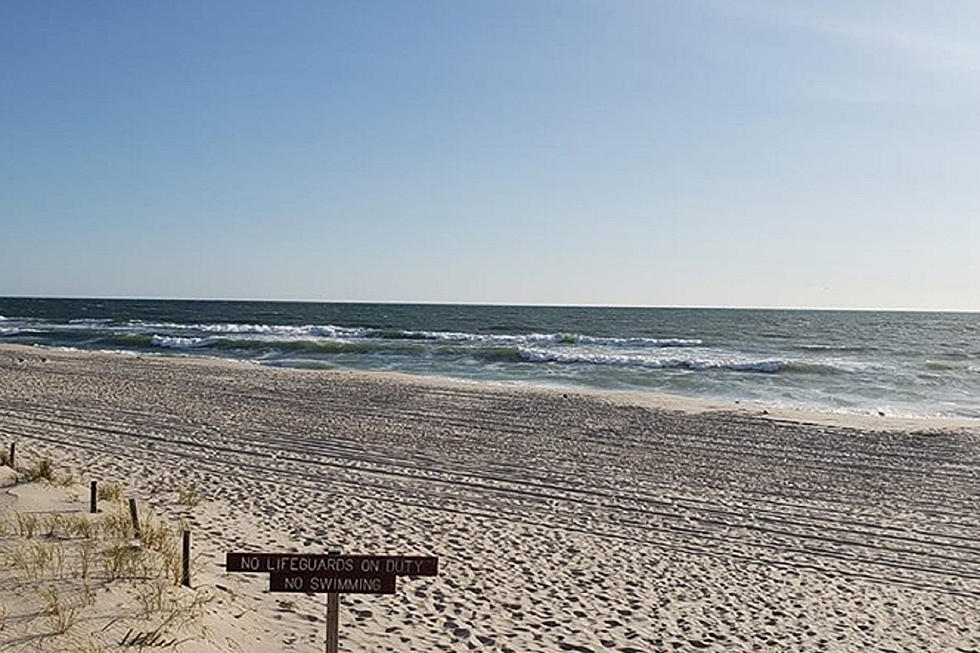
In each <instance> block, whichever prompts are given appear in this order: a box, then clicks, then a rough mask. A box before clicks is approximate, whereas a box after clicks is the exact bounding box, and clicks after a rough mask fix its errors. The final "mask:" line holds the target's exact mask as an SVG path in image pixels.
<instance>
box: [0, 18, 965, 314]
mask: <svg viewBox="0 0 980 653" xmlns="http://www.w3.org/2000/svg"><path fill="white" fill-rule="evenodd" d="M0 295H30V296H42V295H43V296H90V297H91V296H97V297H182V298H250V299H295V300H323V301H409V302H412V301H421V302H481V303H483V302H485V303H531V304H603V305H605V304H625V305H649V306H743V307H750V306H759V307H762V306H765V307H827V308H830V307H834V308H859V307H863V308H913V309H951V310H980V3H977V2H975V0H964V1H961V2H957V1H947V2H944V1H938V2H930V3H926V2H921V1H919V0H916V1H914V2H912V1H904V0H865V1H863V2H859V3H855V2H852V1H849V0H848V1H844V0H840V1H838V0H829V1H826V2H820V3H815V2H812V1H809V0H807V1H799V2H793V1H789V0H773V1H767V0H739V1H734V2H733V1H731V0H719V1H717V2H716V1H712V0H676V1H660V0H642V1H640V0H638V1H625V0H624V1H618V0H594V1H588V2H578V1H574V0H562V1H557V0H537V1H532V2H528V1H527V0H513V1H511V0H495V1H494V2H459V1H458V0H446V1H444V2H435V1H424V0H419V1H417V2H404V1H399V2H384V1H372V2H361V1H360V0H356V1H344V2H337V1H334V2H325V1H317V2H291V1H286V2H262V3H258V2H254V3H253V2H248V1H247V0H236V1H235V2H230V1H229V2H207V1H203V0H202V1H197V0H195V1H194V2H172V3H161V2H150V1H143V2H136V1H134V2H100V1H98V0H96V1H93V2H85V3H80V2H75V1H65V2H57V1H54V0H51V1H46V2H5V3H0Z"/></svg>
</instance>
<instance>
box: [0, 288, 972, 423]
mask: <svg viewBox="0 0 980 653" xmlns="http://www.w3.org/2000/svg"><path fill="white" fill-rule="evenodd" d="M0 343H20V344H26V345H35V346H39V347H60V348H73V349H83V350H98V351H122V352H129V353H133V352H138V353H141V354H154V355H161V356H209V357H217V358H226V359H234V360H240V361H249V362H253V363H257V364H259V365H269V366H281V367H297V368H322V369H333V368H343V369H357V370H388V371H399V372H407V373H411V374H421V375H431V376H440V377H448V378H457V379H467V380H475V381H489V382H496V383H507V384H524V385H546V386H559V387H573V388H574V387H587V388H599V389H606V390H628V391H650V392H658V393H669V394H675V395H682V396H687V397H696V398H711V399H722V400H732V401H735V400H745V401H760V402H763V403H766V404H770V405H778V406H784V407H791V408H802V409H809V410H821V411H831V412H843V413H861V414H875V413H877V412H878V411H881V412H884V413H886V414H887V415H890V416H908V417H912V416H914V417H973V418H976V417H980V314H976V313H915V312H891V311H888V312H886V311H809V310H741V309H687V308H618V307H617V308H603V307H553V306H474V305H418V304H367V303H364V304H353V303H302V302H253V301H176V300H174V301H171V300H108V299H31V298H0Z"/></svg>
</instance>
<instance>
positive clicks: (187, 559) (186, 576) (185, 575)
mask: <svg viewBox="0 0 980 653" xmlns="http://www.w3.org/2000/svg"><path fill="white" fill-rule="evenodd" d="M180 580H181V584H183V586H184V587H190V586H191V532H190V531H184V560H183V568H182V572H181V578H180Z"/></svg>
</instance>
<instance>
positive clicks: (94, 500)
mask: <svg viewBox="0 0 980 653" xmlns="http://www.w3.org/2000/svg"><path fill="white" fill-rule="evenodd" d="M96 485H97V483H96V482H95V481H92V486H91V488H90V490H89V497H88V511H89V512H90V513H92V514H93V515H94V514H95V513H97V512H98V511H99V492H98V490H97V489H96Z"/></svg>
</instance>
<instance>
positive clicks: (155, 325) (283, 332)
mask: <svg viewBox="0 0 980 653" xmlns="http://www.w3.org/2000/svg"><path fill="white" fill-rule="evenodd" d="M129 325H130V326H131V327H136V328H140V329H150V330H154V329H157V330H159V329H166V330H169V331H198V332H204V333H225V334H244V335H266V336H282V337H289V338H294V339H295V338H302V337H310V336H315V337H326V338H338V337H363V336H364V335H365V334H366V333H367V332H368V331H369V329H363V328H357V327H341V326H335V325H332V324H323V325H317V324H307V325H303V326H291V325H285V324H237V323H216V324H178V323H175V322H142V321H139V320H133V321H130V322H129Z"/></svg>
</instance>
